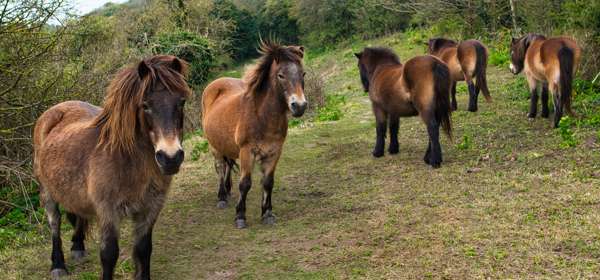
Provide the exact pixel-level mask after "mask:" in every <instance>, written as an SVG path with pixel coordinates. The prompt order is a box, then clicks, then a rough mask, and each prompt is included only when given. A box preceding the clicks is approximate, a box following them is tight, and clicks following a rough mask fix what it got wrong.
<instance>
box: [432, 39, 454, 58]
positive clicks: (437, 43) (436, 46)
mask: <svg viewBox="0 0 600 280" xmlns="http://www.w3.org/2000/svg"><path fill="white" fill-rule="evenodd" d="M426 44H427V53H429V54H431V55H437V54H438V53H439V52H440V51H441V50H442V49H444V48H449V47H456V46H457V45H458V43H456V41H454V40H450V39H446V38H432V39H429V42H427V43H426Z"/></svg>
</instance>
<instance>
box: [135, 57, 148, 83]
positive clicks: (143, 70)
mask: <svg viewBox="0 0 600 280" xmlns="http://www.w3.org/2000/svg"><path fill="white" fill-rule="evenodd" d="M137 70H138V75H140V79H143V78H145V77H146V76H147V75H148V74H149V73H150V67H148V64H146V62H145V61H143V60H142V61H140V63H139V64H138V67H137Z"/></svg>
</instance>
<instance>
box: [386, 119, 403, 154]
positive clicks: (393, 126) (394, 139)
mask: <svg viewBox="0 0 600 280" xmlns="http://www.w3.org/2000/svg"><path fill="white" fill-rule="evenodd" d="M399 128H400V117H398V116H390V146H389V147H388V152H389V153H390V154H392V155H394V154H397V153H398V152H399V151H400V147H399V145H398V129H399Z"/></svg>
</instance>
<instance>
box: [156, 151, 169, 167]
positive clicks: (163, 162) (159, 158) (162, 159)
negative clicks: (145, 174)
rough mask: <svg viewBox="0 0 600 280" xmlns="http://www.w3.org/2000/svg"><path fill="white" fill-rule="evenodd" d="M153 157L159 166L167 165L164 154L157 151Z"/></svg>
mask: <svg viewBox="0 0 600 280" xmlns="http://www.w3.org/2000/svg"><path fill="white" fill-rule="evenodd" d="M155 157H156V161H157V162H158V164H160V165H161V166H165V165H167V154H165V152H163V151H158V152H156V155H155Z"/></svg>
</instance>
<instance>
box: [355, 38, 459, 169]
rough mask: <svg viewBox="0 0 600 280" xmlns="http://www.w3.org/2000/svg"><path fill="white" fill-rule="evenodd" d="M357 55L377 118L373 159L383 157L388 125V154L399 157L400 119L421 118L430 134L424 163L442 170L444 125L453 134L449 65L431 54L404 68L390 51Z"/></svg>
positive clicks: (419, 57) (361, 73)
mask: <svg viewBox="0 0 600 280" xmlns="http://www.w3.org/2000/svg"><path fill="white" fill-rule="evenodd" d="M354 55H355V56H356V58H357V59H358V69H359V73H360V80H361V82H362V85H363V89H364V90H365V92H368V94H369V98H370V99H371V103H372V107H373V113H374V115H375V121H376V134H377V138H376V141H375V149H374V150H373V156H374V157H381V156H383V153H384V148H385V147H384V146H385V134H386V130H387V127H388V123H389V131H390V145H389V149H388V151H389V153H390V154H397V153H398V152H399V147H398V146H399V145H398V129H399V124H400V117H411V116H416V115H419V116H420V117H421V120H423V122H424V123H425V125H426V126H427V133H428V134H429V144H428V146H427V152H426V153H425V157H424V158H423V160H424V161H425V163H427V164H429V165H431V166H432V167H433V168H438V167H440V165H441V163H442V149H441V147H440V142H439V130H440V125H441V126H442V128H443V129H444V132H445V133H446V135H447V136H448V137H450V138H451V135H452V125H451V120H450V114H451V111H450V97H449V95H450V70H449V69H448V66H446V64H445V63H444V62H442V61H441V60H439V59H438V58H436V57H434V56H430V55H426V56H417V57H414V58H412V59H409V60H408V61H406V63H405V64H404V65H403V64H402V63H400V59H399V58H398V56H397V55H396V54H395V53H394V52H393V51H392V50H390V49H387V48H365V49H364V50H363V51H362V52H359V53H355V54H354Z"/></svg>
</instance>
